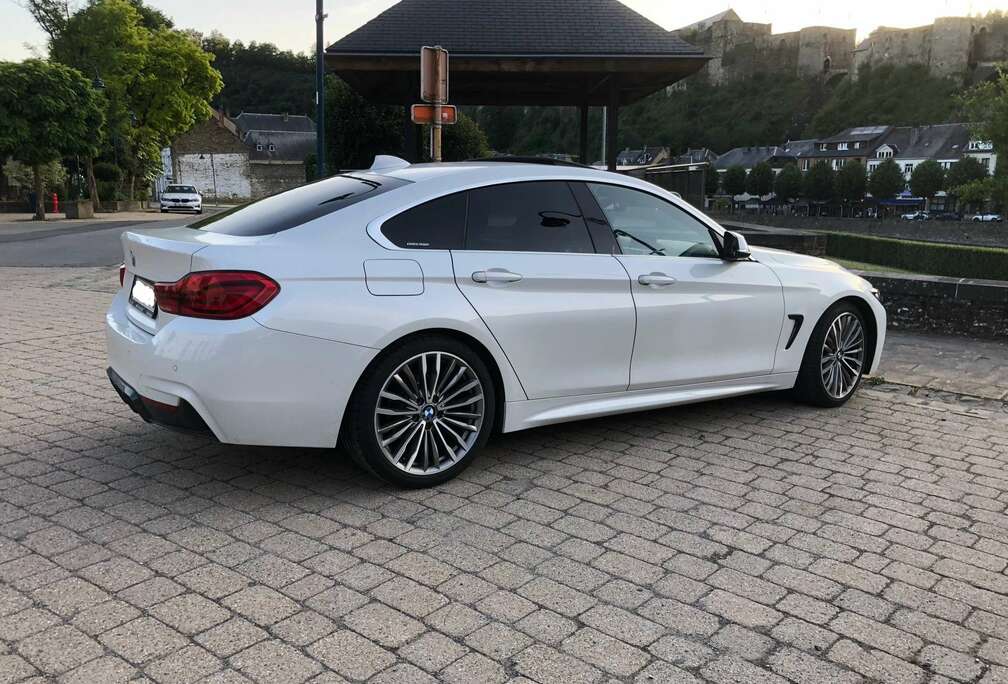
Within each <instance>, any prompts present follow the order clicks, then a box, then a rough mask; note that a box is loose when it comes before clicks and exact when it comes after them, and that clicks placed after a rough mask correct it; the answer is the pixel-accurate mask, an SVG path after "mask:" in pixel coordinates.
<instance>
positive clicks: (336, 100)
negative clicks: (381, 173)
mask: <svg viewBox="0 0 1008 684" xmlns="http://www.w3.org/2000/svg"><path fill="white" fill-rule="evenodd" d="M403 118H404V114H403V108H402V107H390V106H384V105H376V104H372V103H370V102H368V101H367V100H365V99H364V98H363V97H361V96H360V95H358V94H357V92H356V91H354V90H353V89H352V88H351V87H350V86H348V85H347V84H346V83H345V82H344V81H342V80H341V79H339V78H337V77H336V76H328V77H327V78H326V151H327V154H328V160H327V161H328V164H327V166H328V168H329V169H330V171H332V172H337V171H339V170H345V169H366V168H368V167H369V166H371V164H372V162H374V158H375V155H378V154H401V153H402V151H403V147H404V136H403Z"/></svg>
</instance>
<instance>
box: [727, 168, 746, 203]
mask: <svg viewBox="0 0 1008 684" xmlns="http://www.w3.org/2000/svg"><path fill="white" fill-rule="evenodd" d="M721 188H722V189H723V190H724V192H725V194H726V195H731V196H732V197H734V196H735V195H741V194H742V193H744V192H745V191H746V170H745V168H744V167H741V166H729V167H728V168H727V169H726V170H725V172H724V174H723V176H722V177H721Z"/></svg>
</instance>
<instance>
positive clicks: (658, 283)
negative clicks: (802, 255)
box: [587, 183, 784, 389]
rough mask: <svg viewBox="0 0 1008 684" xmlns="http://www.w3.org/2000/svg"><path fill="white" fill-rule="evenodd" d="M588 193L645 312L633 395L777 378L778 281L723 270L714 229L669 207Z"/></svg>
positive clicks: (729, 266)
mask: <svg viewBox="0 0 1008 684" xmlns="http://www.w3.org/2000/svg"><path fill="white" fill-rule="evenodd" d="M587 186H588V189H589V190H590V191H591V195H592V197H594V199H595V200H596V201H597V203H598V207H599V208H600V209H601V212H602V214H603V215H604V216H605V218H606V220H607V221H608V223H609V225H610V227H611V228H612V230H613V233H614V234H615V236H616V241H617V244H618V245H619V250H620V252H621V253H620V254H619V255H618V256H617V259H618V260H619V261H620V263H622V264H623V266H624V267H626V270H627V273H628V274H629V276H630V280H631V290H632V292H633V297H634V302H635V304H636V307H637V336H636V342H635V345H634V351H633V360H632V363H631V366H630V389H642V388H650V387H665V386H673V385H683V384H692V383H698V382H706V381H716V380H726V379H731V378H741V377H749V376H758V375H764V374H767V373H770V372H771V371H772V369H773V363H774V355H775V353H776V348H777V343H778V340H779V338H780V334H781V327H782V325H783V320H784V296H783V291H782V287H781V284H780V281H779V280H778V279H777V276H776V275H775V274H774V273H773V271H771V270H770V269H769V268H768V267H766V266H764V265H763V264H760V263H758V262H756V261H724V260H722V259H721V258H720V256H719V249H718V244H717V243H716V241H715V237H714V236H713V235H712V234H711V230H710V229H709V228H708V227H707V225H706V224H704V223H703V222H701V221H700V219H698V218H696V217H695V216H693V215H691V214H690V213H688V212H687V211H686V210H685V209H683V208H681V207H678V206H676V205H675V204H673V203H672V202H670V201H668V200H666V199H664V198H661V197H659V196H657V195H654V194H651V193H648V192H644V191H643V190H638V189H634V188H629V187H625V186H620V185H610V184H601V183H588V184H587Z"/></svg>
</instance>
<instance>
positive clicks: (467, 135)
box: [423, 114, 490, 161]
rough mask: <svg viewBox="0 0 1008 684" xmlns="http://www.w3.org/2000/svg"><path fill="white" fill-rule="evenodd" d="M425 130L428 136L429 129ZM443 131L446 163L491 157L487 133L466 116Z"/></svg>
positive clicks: (461, 116)
mask: <svg viewBox="0 0 1008 684" xmlns="http://www.w3.org/2000/svg"><path fill="white" fill-rule="evenodd" d="M423 130H424V132H425V134H426V133H427V131H428V130H429V127H425V128H424V129H423ZM441 131H442V140H441V158H442V159H443V160H444V161H465V160H466V159H480V158H482V157H487V156H489V155H490V145H489V144H488V143H487V136H486V133H484V132H483V129H481V128H480V127H479V125H478V124H477V123H476V122H475V121H473V120H472V119H471V118H470V117H468V116H466V115H465V114H461V115H460V116H459V118H458V123H456V124H454V125H451V126H444V127H442V129H441ZM425 140H426V138H425Z"/></svg>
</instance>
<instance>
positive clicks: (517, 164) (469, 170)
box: [372, 160, 640, 185]
mask: <svg viewBox="0 0 1008 684" xmlns="http://www.w3.org/2000/svg"><path fill="white" fill-rule="evenodd" d="M372 173H378V174H381V175H384V176H393V177H395V178H401V179H403V180H408V181H411V182H413V183H423V182H425V181H430V180H435V179H442V180H446V179H449V178H453V177H458V178H463V177H464V178H465V181H466V183H467V184H469V183H473V182H476V183H494V182H505V181H508V180H512V179H514V178H515V177H521V178H525V179H543V180H547V179H551V178H557V179H576V180H595V181H601V182H610V183H612V182H615V183H619V184H621V185H637V184H638V183H639V182H640V181H637V182H636V183H635V182H634V181H636V180H637V179H633V178H631V177H629V176H626V175H624V174H620V173H611V172H609V171H600V170H599V169H595V168H592V167H589V166H580V165H577V164H542V163H538V162H532V163H530V162H525V161H497V160H493V161H491V160H485V161H484V160H479V161H464V162H436V163H426V164H410V165H409V166H403V167H399V168H388V169H376V170H374V171H372Z"/></svg>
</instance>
